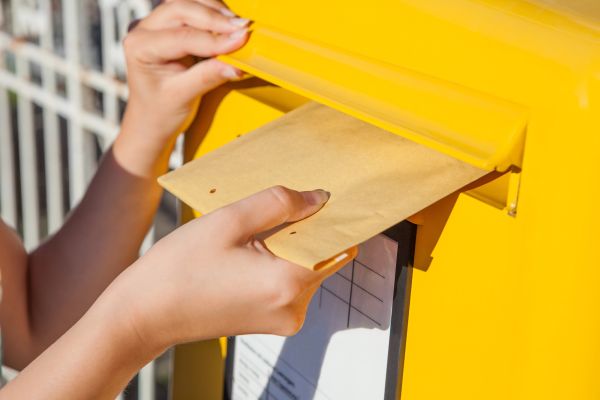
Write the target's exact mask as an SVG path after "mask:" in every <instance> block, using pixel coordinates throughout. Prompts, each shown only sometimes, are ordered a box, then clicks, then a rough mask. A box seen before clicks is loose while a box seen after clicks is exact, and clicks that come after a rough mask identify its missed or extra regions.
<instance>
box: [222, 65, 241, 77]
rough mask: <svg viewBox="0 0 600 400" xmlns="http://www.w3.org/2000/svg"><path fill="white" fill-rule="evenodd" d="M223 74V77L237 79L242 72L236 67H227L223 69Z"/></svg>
mask: <svg viewBox="0 0 600 400" xmlns="http://www.w3.org/2000/svg"><path fill="white" fill-rule="evenodd" d="M221 75H223V78H227V79H237V78H239V77H240V75H241V72H240V71H239V70H238V69H237V68H234V67H225V68H224V69H223V71H222V72H221Z"/></svg>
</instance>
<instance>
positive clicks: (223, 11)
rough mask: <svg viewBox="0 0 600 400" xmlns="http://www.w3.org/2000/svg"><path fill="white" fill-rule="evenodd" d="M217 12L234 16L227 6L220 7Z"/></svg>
mask: <svg viewBox="0 0 600 400" xmlns="http://www.w3.org/2000/svg"><path fill="white" fill-rule="evenodd" d="M219 12H220V13H221V14H223V15H224V16H226V17H229V18H233V17H235V13H234V12H233V11H231V10H230V9H228V8H221V9H220V10H219Z"/></svg>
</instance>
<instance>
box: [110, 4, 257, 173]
mask: <svg viewBox="0 0 600 400" xmlns="http://www.w3.org/2000/svg"><path fill="white" fill-rule="evenodd" d="M248 23H249V21H248V20H246V19H243V18H238V17H236V16H235V15H234V14H233V13H232V12H231V11H229V10H228V9H227V8H226V6H225V5H224V4H222V3H221V2H219V1H217V0H172V1H167V2H165V3H163V4H161V5H160V6H158V7H157V8H156V9H155V10H154V11H153V12H152V13H151V14H150V15H149V16H147V17H146V18H144V19H143V20H141V21H140V22H139V23H138V24H137V25H136V26H135V27H134V28H133V29H132V30H131V32H130V33H129V34H128V35H127V37H126V38H125V41H124V47H125V54H126V60H127V75H128V85H129V100H128V104H127V110H126V113H125V116H124V119H123V129H122V133H121V135H120V136H119V138H118V139H117V141H116V143H115V150H116V154H117V157H118V159H119V161H123V163H124V164H126V165H127V166H129V165H131V168H130V169H132V172H133V173H135V174H144V172H146V171H145V170H144V165H145V164H148V162H146V163H144V161H146V160H142V161H137V160H136V156H135V155H134V154H132V153H138V154H140V153H141V154H142V156H143V157H146V158H150V159H149V160H148V161H151V160H152V159H157V158H160V156H161V155H163V156H164V154H165V152H164V151H163V150H164V149H165V148H169V149H170V145H171V144H172V143H173V142H174V139H175V137H176V136H177V134H178V133H180V132H182V131H184V130H185V129H186V128H187V127H188V126H189V124H190V123H191V121H192V119H193V117H194V115H195V112H196V109H197V106H198V102H199V100H200V97H201V96H202V95H203V94H204V93H206V92H207V91H209V90H211V89H213V88H214V87H216V86H218V85H220V84H222V83H224V82H226V81H228V80H231V79H235V78H238V77H240V76H241V75H242V73H241V71H239V70H238V69H236V68H234V67H232V66H229V65H227V64H224V63H222V62H220V61H217V60H216V59H214V58H213V57H214V56H217V55H219V54H225V53H229V52H232V51H234V50H236V49H238V48H240V47H241V46H242V45H244V43H245V42H246V40H247V36H248V34H247V25H248ZM197 59H203V60H202V61H199V62H195V60H197ZM121 153H126V154H121ZM140 164H142V165H141V166H140ZM149 166H150V167H152V165H151V163H150V165H149Z"/></svg>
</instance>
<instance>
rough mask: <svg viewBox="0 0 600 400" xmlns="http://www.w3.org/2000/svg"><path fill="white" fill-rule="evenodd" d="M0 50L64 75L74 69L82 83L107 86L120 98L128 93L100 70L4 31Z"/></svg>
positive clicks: (94, 87) (0, 37)
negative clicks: (10, 52)
mask: <svg viewBox="0 0 600 400" xmlns="http://www.w3.org/2000/svg"><path fill="white" fill-rule="evenodd" d="M0 50H4V51H12V52H13V53H15V54H18V55H19V56H21V57H23V58H24V59H27V60H29V61H33V62H36V63H39V64H41V65H44V66H47V67H49V68H52V69H53V70H54V71H56V72H57V73H59V74H62V75H65V76H67V75H68V74H69V73H70V72H71V71H75V72H76V73H77V75H78V76H79V77H80V80H81V83H82V84H85V85H87V86H89V87H91V88H93V89H95V90H99V91H104V90H105V89H106V88H107V87H109V88H111V89H112V90H114V91H115V93H116V94H117V96H118V97H119V98H121V99H122V100H126V99H127V96H128V94H129V91H128V89H127V85H126V84H125V83H124V82H121V81H119V80H117V79H114V78H112V77H109V76H106V75H105V74H103V73H101V72H98V71H94V70H91V69H89V68H84V67H83V66H81V65H79V64H75V65H73V64H72V63H71V62H70V61H69V60H66V59H64V58H62V57H60V56H58V55H56V54H54V53H52V52H50V51H48V50H45V49H43V48H41V47H39V46H36V45H34V44H31V43H27V42H24V41H23V40H20V39H15V38H14V37H12V36H11V35H9V34H7V33H5V32H0Z"/></svg>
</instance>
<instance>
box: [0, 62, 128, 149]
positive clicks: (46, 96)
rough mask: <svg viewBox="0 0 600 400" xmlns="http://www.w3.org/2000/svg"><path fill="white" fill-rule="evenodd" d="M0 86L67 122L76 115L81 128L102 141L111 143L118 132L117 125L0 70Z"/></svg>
mask: <svg viewBox="0 0 600 400" xmlns="http://www.w3.org/2000/svg"><path fill="white" fill-rule="evenodd" d="M0 86H4V87H6V88H8V89H10V90H12V91H14V92H15V93H24V94H25V95H26V96H28V97H29V98H31V99H33V100H34V101H35V103H36V104H38V105H40V106H41V107H44V108H52V109H54V110H55V111H56V112H57V113H58V114H60V115H62V116H63V117H65V118H66V119H67V120H69V119H71V118H72V116H73V114H75V113H77V114H78V116H79V118H80V119H81V124H82V127H83V128H84V129H88V130H90V131H93V132H94V133H95V134H97V135H99V136H102V138H103V139H104V140H109V141H112V140H113V139H114V138H115V137H116V135H117V133H118V132H119V126H118V125H116V124H114V125H113V124H110V123H108V122H107V121H105V120H104V119H103V118H101V117H99V116H98V115H95V114H93V113H90V112H87V111H84V110H78V109H77V108H76V107H73V106H72V105H71V104H70V101H69V100H66V99H64V98H63V97H60V96H58V95H56V94H53V93H49V92H46V91H45V90H44V89H43V88H40V87H39V86H36V85H34V84H32V83H31V82H27V81H23V80H21V79H17V78H16V77H15V76H14V75H13V74H11V73H9V72H7V71H5V70H1V69H0Z"/></svg>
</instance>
